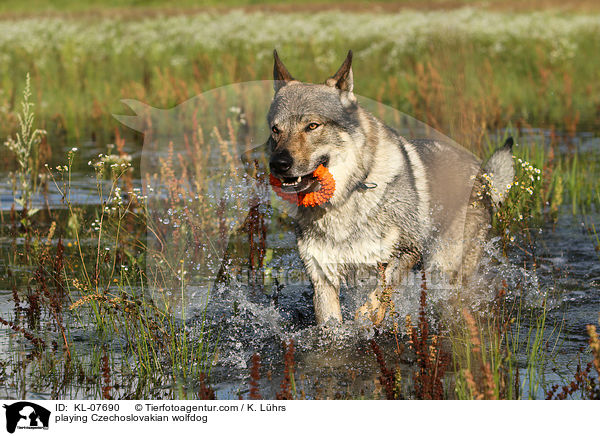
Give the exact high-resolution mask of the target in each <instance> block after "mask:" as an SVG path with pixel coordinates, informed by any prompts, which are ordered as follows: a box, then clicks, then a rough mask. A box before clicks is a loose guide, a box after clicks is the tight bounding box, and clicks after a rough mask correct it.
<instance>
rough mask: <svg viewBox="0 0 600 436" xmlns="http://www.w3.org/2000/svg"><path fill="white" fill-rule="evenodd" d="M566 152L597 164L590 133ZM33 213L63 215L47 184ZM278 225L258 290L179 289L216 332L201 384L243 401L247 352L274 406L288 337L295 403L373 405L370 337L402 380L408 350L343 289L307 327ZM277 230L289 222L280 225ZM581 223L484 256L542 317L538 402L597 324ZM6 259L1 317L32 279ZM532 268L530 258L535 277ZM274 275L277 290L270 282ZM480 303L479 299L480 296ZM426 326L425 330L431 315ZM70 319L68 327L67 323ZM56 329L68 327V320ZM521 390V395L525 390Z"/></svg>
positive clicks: (288, 232) (8, 338)
mask: <svg viewBox="0 0 600 436" xmlns="http://www.w3.org/2000/svg"><path fill="white" fill-rule="evenodd" d="M523 135H529V136H532V137H533V136H535V137H541V138H542V139H543V138H544V137H545V136H548V135H549V134H548V133H547V132H544V131H541V130H540V131H529V132H524V133H523ZM522 142H523V143H526V142H527V141H526V140H523V141H522ZM574 148H575V149H576V150H577V151H578V152H579V153H580V156H582V160H583V161H586V160H600V152H598V150H600V137H598V136H596V135H594V134H580V135H578V136H577V137H576V138H575V139H574V140H571V141H570V142H569V143H568V144H567V143H565V144H564V145H562V146H560V147H558V150H559V151H560V152H563V153H572V152H573V150H574ZM65 149H68V148H67V147H65ZM125 149H126V151H127V152H128V153H130V154H131V155H132V156H133V161H134V162H136V159H138V158H139V155H140V148H139V145H138V144H136V143H135V142H134V141H131V142H128V143H127V144H126V147H125ZM102 151H103V147H99V146H97V145H96V144H95V143H93V142H88V143H84V144H82V145H80V146H79V151H78V153H79V154H80V155H79V157H78V159H79V160H80V161H81V164H80V165H79V166H75V170H74V171H73V173H72V176H71V187H72V189H71V202H72V204H73V205H76V206H77V207H81V208H86V207H87V208H94V207H98V206H99V204H98V200H97V199H98V196H97V188H96V180H95V177H94V176H93V174H90V171H89V169H88V168H87V167H86V165H85V162H87V161H88V160H90V159H92V158H94V157H95V156H97V155H98V153H99V152H102ZM134 166H135V165H134ZM0 182H1V184H0V210H2V221H1V224H0V225H2V226H4V227H5V228H8V226H10V225H11V224H10V220H9V215H10V208H11V206H12V202H13V195H12V188H11V182H10V179H9V177H8V174H7V173H3V174H0ZM134 185H137V186H141V181H140V180H139V179H136V180H134ZM34 206H36V207H38V208H40V209H42V208H49V209H50V210H53V211H56V213H59V212H60V211H61V210H62V211H64V209H65V204H64V202H63V201H62V196H61V194H60V193H59V192H58V191H57V189H56V188H55V187H53V186H52V184H49V188H48V191H47V193H46V194H45V195H44V196H40V197H38V198H36V200H35V201H34ZM279 222H280V221H279V220H278V219H276V218H275V217H271V221H270V224H269V227H268V234H267V244H266V246H267V247H269V248H271V249H272V250H273V251H272V255H271V256H270V258H269V259H267V261H266V273H267V278H268V279H267V280H266V281H265V283H264V284H263V285H262V286H249V285H248V284H247V283H246V282H244V281H243V280H240V281H239V282H235V281H234V282H230V283H228V284H226V285H219V286H217V285H214V284H213V283H206V284H201V285H198V286H196V287H194V288H193V289H188V290H187V292H188V303H187V305H186V311H185V317H186V321H187V322H189V323H191V322H193V321H194V320H195V319H199V318H201V317H203V316H206V319H207V324H208V326H209V327H210V328H212V329H215V331H218V344H217V350H218V351H217V355H216V358H215V361H214V364H213V367H212V370H211V374H210V381H211V384H212V386H213V387H214V389H215V390H216V394H217V398H238V397H240V396H243V397H244V398H245V397H246V396H247V393H248V380H249V375H250V360H251V357H252V355H253V354H255V353H258V354H259V355H260V358H261V365H262V369H261V381H260V392H261V395H262V396H263V397H264V398H273V397H275V393H276V392H277V391H278V390H279V384H280V380H281V378H282V374H283V371H284V369H283V347H282V344H283V342H284V341H289V340H290V339H293V341H294V345H295V348H296V353H295V359H296V388H297V390H298V391H299V392H302V393H303V395H304V396H305V397H306V398H338V397H351V398H357V397H361V396H365V397H368V398H370V397H372V396H373V395H374V393H375V395H378V394H377V393H378V392H380V390H381V387H380V386H379V385H378V382H377V381H376V380H377V377H378V376H379V371H380V369H379V366H378V364H377V362H376V359H375V357H374V355H373V353H372V351H371V346H370V340H371V339H372V338H375V339H376V340H377V342H378V343H379V344H380V346H381V347H382V349H383V350H384V353H385V355H386V356H387V359H388V364H389V365H391V366H393V365H399V366H400V368H401V370H402V371H404V372H405V374H410V371H411V365H412V363H414V362H413V357H411V355H410V353H408V352H406V353H403V354H402V355H400V356H398V355H396V353H395V352H394V350H395V349H396V346H397V345H396V342H395V337H394V335H392V334H391V333H390V332H389V331H385V330H384V331H375V330H373V329H372V328H366V327H364V326H359V325H357V324H355V323H354V322H353V321H352V312H353V309H354V307H355V305H356V301H355V300H354V297H353V296H354V295H356V294H358V293H357V292H355V291H356V290H353V289H345V290H344V292H343V293H342V302H343V305H344V314H345V316H346V318H347V319H348V321H347V322H346V323H344V325H343V326H341V327H340V328H338V329H335V331H330V330H322V329H319V328H316V327H315V326H314V316H313V312H312V311H313V309H312V290H311V286H310V283H309V282H308V281H307V280H306V278H305V277H303V276H302V265H301V262H300V259H299V257H298V255H297V253H296V250H295V238H294V234H293V231H292V226H291V225H287V224H286V225H285V226H279V225H278V223H279ZM283 222H289V218H288V219H287V221H286V219H284V220H283ZM591 223H596V225H598V224H600V214H598V213H597V212H590V213H588V214H586V215H582V214H575V215H574V214H573V213H572V210H571V208H570V206H563V209H562V210H561V211H560V213H559V214H558V217H557V220H556V222H548V223H546V224H544V225H542V226H541V227H540V228H535V229H532V230H531V236H532V242H533V244H528V245H527V247H528V248H527V250H524V251H520V250H513V251H511V252H510V253H509V256H508V258H504V257H503V256H501V255H500V254H499V249H498V247H497V245H494V243H491V244H490V246H489V247H488V249H487V250H486V251H487V254H486V259H487V266H486V268H487V271H486V273H487V274H494V275H496V276H497V277H502V279H505V280H506V281H507V282H508V283H509V285H510V286H511V288H513V289H515V291H514V293H515V294H514V295H513V297H515V298H516V297H517V296H519V297H523V298H522V301H523V305H524V307H523V311H524V312H531V313H535V312H536V311H537V312H539V311H541V310H542V306H543V304H544V301H545V304H546V307H547V309H548V312H547V320H546V326H547V328H546V332H547V334H548V343H547V345H546V349H547V356H548V358H547V361H546V362H545V365H544V366H543V368H540V371H541V372H542V373H543V378H544V379H545V384H544V385H543V386H536V387H535V389H534V393H535V394H536V396H538V397H539V396H543V392H544V389H547V387H548V386H550V385H552V384H554V383H561V384H562V383H563V382H565V381H566V380H570V378H571V376H572V374H573V373H574V371H575V367H576V365H577V363H578V362H579V360H580V358H581V356H584V357H585V353H586V348H587V343H588V342H587V341H588V337H587V334H586V328H585V326H586V325H587V324H590V323H594V322H596V321H597V320H598V312H599V311H600V258H599V256H600V254H599V252H598V247H597V245H596V244H597V242H596V240H595V238H594V235H593V234H592V232H591V231H590V226H591ZM63 242H64V243H65V244H69V243H74V242H75V241H74V240H69V239H64V241H63ZM22 243H23V241H22V240H19V239H17V240H16V241H15V240H13V239H12V238H8V237H4V238H3V239H2V240H0V246H1V249H2V251H3V252H4V253H6V254H10V253H12V251H13V250H22ZM94 243H95V241H93V240H88V241H85V240H82V241H81V244H82V247H83V246H84V245H87V246H88V248H90V249H93V247H94ZM528 250H534V253H530V252H528V253H525V251H528ZM532 254H533V255H534V256H532ZM7 257H8V256H3V257H2V258H1V259H0V316H2V317H3V318H5V319H11V318H12V317H13V314H14V301H13V283H17V284H19V287H20V289H19V290H20V291H24V290H25V289H26V287H27V283H28V280H29V278H30V277H31V275H32V273H33V271H32V270H31V269H29V268H27V267H22V268H20V267H19V266H18V265H17V266H13V265H8V264H6V263H5V262H6V259H7ZM532 259H535V264H536V265H535V268H534V267H533V266H532V262H533V260H532ZM9 269H10V270H11V271H10V274H9ZM289 271H293V274H291V275H290V274H287V273H286V272H289ZM283 275H285V277H286V279H285V280H283V279H282V277H283ZM511 292H512V291H511ZM517 294H518V295H517ZM418 298H419V286H418V285H416V286H415V287H414V289H408V290H407V291H405V292H404V293H402V294H401V295H395V296H394V302H395V305H396V308H397V310H398V312H399V313H400V314H401V315H402V316H403V315H405V314H412V315H413V316H415V314H416V313H417V311H418V307H419V306H418V303H419V302H418ZM443 298H444V296H443V295H440V296H438V297H436V296H435V295H432V298H431V302H430V306H431V308H433V309H435V306H436V303H440V304H443ZM484 298H487V297H485V296H482V299H484ZM436 299H437V300H438V301H436ZM207 301H208V303H206V302H207ZM65 316H68V315H65ZM432 317H433V320H434V321H433V324H434V328H436V326H435V315H434V313H433V312H432ZM528 319H529V318H527V317H524V318H523V324H522V325H521V328H522V329H523V331H525V332H526V331H527V330H528V329H529V328H530V327H534V326H533V325H531V324H528ZM70 321H71V322H75V318H71V320H70ZM65 322H67V323H68V322H69V318H66V320H65ZM400 330H401V331H402V330H403V329H402V328H401V329H400ZM98 340H99V339H98V338H97V337H96V336H95V334H94V332H93V331H86V330H85V329H78V330H77V332H76V334H75V335H74V337H73V345H72V346H73V347H74V348H75V349H77V350H78V352H79V353H81V354H85V352H86V350H87V348H88V347H89V346H90V344H92V343H96V342H97V341H98ZM18 341H20V339H19V337H18V335H17V334H15V333H14V332H12V331H11V330H10V329H8V328H2V329H1V330H0V350H1V353H2V356H3V359H10V356H11V355H13V353H14V352H15V349H16V343H17V342H18ZM582 353H583V354H582ZM525 359H526V357H525V356H523V360H522V361H521V364H522V365H523V368H525V367H526V366H527V362H526V361H525ZM587 360H589V359H587V358H586V361H587ZM524 372H525V371H524ZM73 383H75V382H73ZM524 383H527V381H526V380H525V381H524ZM536 390H537V391H536ZM523 391H524V392H525V393H527V392H531V390H530V389H529V387H527V386H526V387H525V388H524V389H523ZM71 392H72V394H71V395H72V396H73V397H77V398H88V397H90V394H89V393H86V391H85V390H79V389H77V386H75V385H74V386H73V388H72V389H71ZM2 395H3V396H5V397H17V396H19V395H20V393H19V392H16V391H14V390H11V388H10V386H5V388H4V389H3V392H2ZM26 395H27V397H30V398H50V397H51V393H50V392H43V391H42V392H27V394H26ZM526 395H527V394H526Z"/></svg>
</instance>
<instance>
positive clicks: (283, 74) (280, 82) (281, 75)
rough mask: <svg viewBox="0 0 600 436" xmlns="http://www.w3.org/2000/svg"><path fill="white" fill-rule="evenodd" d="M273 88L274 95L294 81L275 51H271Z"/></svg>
mask: <svg viewBox="0 0 600 436" xmlns="http://www.w3.org/2000/svg"><path fill="white" fill-rule="evenodd" d="M273 59H274V61H275V62H274V63H273V80H274V82H273V88H274V89H275V94H277V91H279V90H280V89H281V88H283V87H284V86H285V85H286V84H287V82H290V81H292V80H294V78H293V77H292V75H291V74H290V72H289V71H288V70H287V68H286V67H285V65H283V62H281V59H279V55H278V54H277V50H273Z"/></svg>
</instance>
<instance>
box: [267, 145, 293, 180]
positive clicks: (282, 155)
mask: <svg viewBox="0 0 600 436" xmlns="http://www.w3.org/2000/svg"><path fill="white" fill-rule="evenodd" d="M293 163H294V159H293V158H292V155H291V154H290V152H289V151H287V150H285V149H284V150H280V151H276V152H275V153H273V154H272V155H271V160H270V162H269V165H270V166H271V171H274V172H276V173H279V174H283V173H285V172H286V171H288V170H289V169H290V168H291V167H292V164H293Z"/></svg>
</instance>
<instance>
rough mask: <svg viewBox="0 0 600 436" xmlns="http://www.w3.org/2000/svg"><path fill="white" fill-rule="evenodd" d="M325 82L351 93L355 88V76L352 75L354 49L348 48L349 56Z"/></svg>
mask: <svg viewBox="0 0 600 436" xmlns="http://www.w3.org/2000/svg"><path fill="white" fill-rule="evenodd" d="M325 84H326V85H328V86H331V87H334V88H338V89H341V90H342V91H347V92H349V93H351V92H352V90H353V89H354V77H353V75H352V50H348V56H346V60H345V61H344V63H343V64H342V66H341V67H340V69H339V70H337V73H335V74H334V75H333V76H331V77H330V78H329V79H327V81H325Z"/></svg>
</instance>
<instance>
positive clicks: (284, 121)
mask: <svg viewBox="0 0 600 436" xmlns="http://www.w3.org/2000/svg"><path fill="white" fill-rule="evenodd" d="M274 57H275V65H274V68H273V76H274V77H273V78H274V81H275V82H274V87H275V96H274V98H273V102H272V103H271V108H270V110H269V115H268V123H269V128H270V129H271V136H270V138H269V150H270V153H271V155H270V161H269V165H270V168H271V174H273V175H274V176H275V177H277V178H278V179H280V180H281V182H282V187H281V188H282V190H283V191H284V192H289V193H308V192H312V191H315V190H318V189H319V184H318V181H317V180H316V179H315V178H314V177H313V176H312V173H313V171H315V169H316V168H317V167H318V166H319V165H324V166H325V167H327V168H328V169H329V171H330V172H331V173H332V175H333V177H334V179H335V182H336V194H335V195H334V198H333V199H332V202H334V201H335V200H338V201H340V200H341V198H340V197H342V196H343V193H344V192H345V191H346V190H347V187H348V185H349V183H350V180H351V178H352V175H351V174H348V171H347V170H348V169H349V168H353V167H356V162H355V161H356V160H357V159H358V152H359V148H360V147H361V144H362V143H364V134H363V132H362V130H361V127H360V125H361V123H360V119H359V110H358V104H357V101H356V98H355V96H354V94H353V92H352V90H353V77H352V52H351V51H350V52H348V56H347V57H346V60H345V61H344V63H343V64H342V66H341V67H340V68H339V70H338V71H337V72H336V73H335V74H334V75H333V76H331V77H330V78H328V79H327V80H326V81H325V83H324V84H312V83H302V82H300V81H298V80H295V79H294V78H293V77H292V76H291V74H290V73H289V72H288V70H287V69H286V67H285V66H284V65H283V63H282V62H281V60H280V59H279V57H278V55H277V52H276V51H275V52H274Z"/></svg>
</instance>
